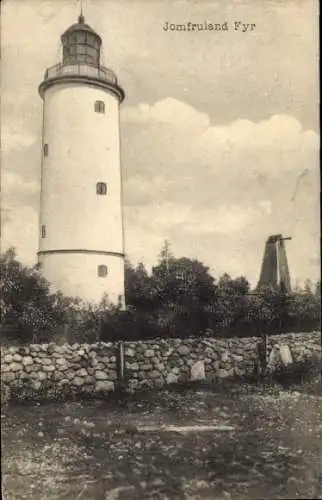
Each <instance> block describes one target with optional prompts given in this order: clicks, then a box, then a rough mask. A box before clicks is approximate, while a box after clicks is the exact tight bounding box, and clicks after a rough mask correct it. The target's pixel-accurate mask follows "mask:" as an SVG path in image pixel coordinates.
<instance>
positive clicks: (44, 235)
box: [41, 224, 46, 238]
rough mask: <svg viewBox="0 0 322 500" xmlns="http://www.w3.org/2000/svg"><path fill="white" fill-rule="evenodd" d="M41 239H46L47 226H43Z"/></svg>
mask: <svg viewBox="0 0 322 500" xmlns="http://www.w3.org/2000/svg"><path fill="white" fill-rule="evenodd" d="M41 237H42V238H46V226H45V224H43V225H42V226H41Z"/></svg>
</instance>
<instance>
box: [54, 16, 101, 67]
mask: <svg viewBox="0 0 322 500" xmlns="http://www.w3.org/2000/svg"><path fill="white" fill-rule="evenodd" d="M61 41H62V45H63V65H70V64H88V65H90V66H96V67H99V65H100V49H101V45H102V39H101V37H100V36H99V35H98V34H97V33H96V32H95V31H94V30H93V29H92V28H91V27H90V26H88V24H85V19H84V17H83V15H80V16H79V18H78V22H77V23H75V24H73V25H72V26H70V27H69V28H68V29H67V30H66V31H65V32H64V33H63V35H62V36H61Z"/></svg>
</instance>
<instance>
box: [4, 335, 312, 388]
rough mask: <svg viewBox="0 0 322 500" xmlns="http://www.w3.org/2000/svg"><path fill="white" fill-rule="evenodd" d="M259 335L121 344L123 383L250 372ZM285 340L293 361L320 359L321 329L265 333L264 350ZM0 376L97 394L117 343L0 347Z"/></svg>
mask: <svg viewBox="0 0 322 500" xmlns="http://www.w3.org/2000/svg"><path fill="white" fill-rule="evenodd" d="M258 342H259V339H258V338H242V339H241V338H230V339H210V338H198V339H197V338H194V339H184V340H181V339H158V340H151V341H142V342H125V343H124V344H123V353H124V354H123V357H122V361H123V363H119V365H122V364H123V366H124V379H123V387H125V388H126V389H128V390H130V391H131V392H132V391H135V390H138V389H142V388H155V387H162V386H164V385H168V384H174V383H178V382H179V383H180V382H186V381H189V380H206V381H208V382H210V383H212V382H214V383H215V382H216V381H218V380H220V379H225V378H230V377H235V376H238V377H244V376H247V375H250V374H252V373H253V369H254V364H255V362H256V360H257V356H258V354H257V344H258ZM285 346H287V348H288V349H289V356H290V358H291V360H292V361H294V362H299V361H302V360H307V359H309V358H312V357H319V358H320V359H321V334H320V333H319V332H313V333H310V334H307V333H305V334H285V335H276V336H274V337H270V338H269V339H268V354H269V355H270V353H272V352H273V348H274V352H275V357H274V359H275V364H273V368H274V369H275V368H276V365H277V364H278V362H277V363H276V359H277V360H278V352H279V350H281V349H282V348H284V350H285ZM1 351H2V352H1V354H2V355H1V381H2V385H4V386H5V387H7V388H9V389H11V388H12V389H15V390H17V389H18V390H19V389H21V388H23V389H30V390H31V391H33V392H37V391H38V392H41V391H43V390H44V388H45V389H46V390H50V391H54V392H55V391H56V393H58V394H59V393H60V392H67V393H68V392H71V393H80V394H84V395H85V394H87V395H88V394H90V395H101V394H106V393H108V392H111V391H114V390H115V389H116V386H117V383H118V381H119V380H118V369H117V364H118V360H119V361H120V357H119V355H120V349H119V344H118V343H116V342H114V343H112V342H110V343H103V342H99V343H96V344H91V345H89V344H73V345H69V344H64V345H61V346H59V345H56V344H41V345H40V344H39V345H37V344H31V345H29V346H24V347H9V348H2V349H1Z"/></svg>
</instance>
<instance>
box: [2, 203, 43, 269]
mask: <svg viewBox="0 0 322 500" xmlns="http://www.w3.org/2000/svg"><path fill="white" fill-rule="evenodd" d="M6 212H7V217H6V218H5V220H3V221H2V222H3V227H2V231H1V250H2V251H4V250H6V249H7V248H9V247H14V248H16V250H17V257H18V258H19V259H20V260H21V261H22V262H24V263H26V264H29V265H32V264H34V263H35V262H36V252H37V245H38V239H37V234H38V230H37V229H38V213H37V211H36V210H34V209H33V208H32V207H30V206H28V205H20V206H14V207H11V208H8V209H7V210H6Z"/></svg>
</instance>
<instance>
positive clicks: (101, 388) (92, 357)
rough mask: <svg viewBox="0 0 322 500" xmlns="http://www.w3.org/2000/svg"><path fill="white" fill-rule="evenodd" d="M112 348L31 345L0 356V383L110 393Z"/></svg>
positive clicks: (102, 345)
mask: <svg viewBox="0 0 322 500" xmlns="http://www.w3.org/2000/svg"><path fill="white" fill-rule="evenodd" d="M115 350H116V346H115V345H114V344H112V343H97V344H91V345H88V344H81V345H80V344H73V345H69V344H64V345H61V346H58V345H55V344H39V345H37V344H31V345H29V346H28V347H9V348H8V349H6V350H3V352H2V353H1V354H2V355H1V382H2V384H5V385H7V386H9V387H15V388H24V389H30V390H31V391H40V390H41V389H43V388H44V387H46V388H50V390H55V389H56V390H57V392H58V393H59V391H61V392H62V391H63V390H65V391H67V392H68V390H70V391H71V392H74V393H78V392H81V393H87V394H91V393H101V392H108V391H113V390H114V389H115V381H116V380H117V372H116V352H115Z"/></svg>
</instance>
